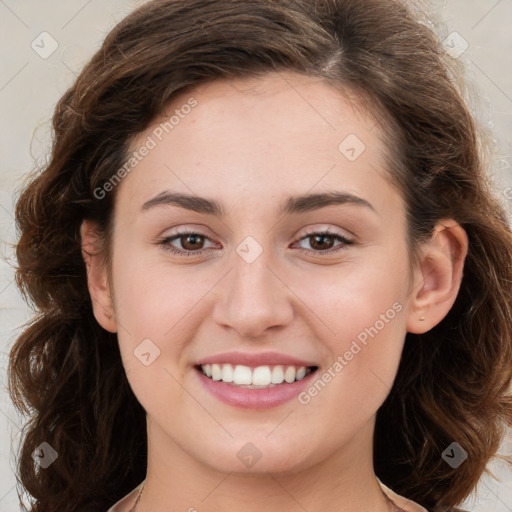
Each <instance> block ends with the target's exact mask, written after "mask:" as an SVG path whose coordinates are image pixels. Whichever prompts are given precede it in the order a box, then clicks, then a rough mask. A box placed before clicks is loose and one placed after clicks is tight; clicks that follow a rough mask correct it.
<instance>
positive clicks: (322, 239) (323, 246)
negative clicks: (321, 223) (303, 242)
mask: <svg viewBox="0 0 512 512" xmlns="http://www.w3.org/2000/svg"><path fill="white" fill-rule="evenodd" d="M309 239H310V240H311V241H310V245H311V247H312V248H313V249H318V250H319V251H325V250H328V249H331V248H332V246H333V245H334V237H333V236H332V235H322V234H318V235H310V236H309Z"/></svg>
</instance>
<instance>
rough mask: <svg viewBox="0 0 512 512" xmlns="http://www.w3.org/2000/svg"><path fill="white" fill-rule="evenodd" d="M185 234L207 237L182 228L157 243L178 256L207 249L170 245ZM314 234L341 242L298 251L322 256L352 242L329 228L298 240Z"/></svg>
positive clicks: (344, 247)
mask: <svg viewBox="0 0 512 512" xmlns="http://www.w3.org/2000/svg"><path fill="white" fill-rule="evenodd" d="M185 235H199V236H200V237H203V238H205V239H208V237H207V236H205V235H202V234H201V233H198V232H197V231H192V230H183V231H179V232H177V233H175V234H174V235H172V236H170V237H166V238H163V239H161V240H160V241H158V245H160V246H162V247H163V249H164V250H166V251H169V252H171V253H173V254H177V255H179V256H199V255H200V254H203V253H204V252H206V251H207V249H199V250H197V251H183V250H181V249H176V248H175V247H173V246H171V245H170V242H172V241H173V240H176V239H178V238H181V237H182V236H185ZM314 235H316V236H329V237H333V238H334V239H336V240H338V241H340V242H342V244H341V245H340V246H338V248H331V249H328V250H326V251H315V250H312V249H298V250H299V251H300V252H303V253H306V254H311V253H312V252H313V253H316V254H319V255H320V256H322V255H324V254H333V253H338V252H340V251H343V250H346V248H347V246H348V245H352V244H353V243H354V242H353V240H349V239H348V238H345V237H344V236H342V235H340V234H338V233H333V232H331V231H329V230H323V231H309V232H307V233H306V234H304V236H302V237H301V238H300V239H299V240H298V242H301V241H302V240H304V239H306V238H310V237H312V236H314Z"/></svg>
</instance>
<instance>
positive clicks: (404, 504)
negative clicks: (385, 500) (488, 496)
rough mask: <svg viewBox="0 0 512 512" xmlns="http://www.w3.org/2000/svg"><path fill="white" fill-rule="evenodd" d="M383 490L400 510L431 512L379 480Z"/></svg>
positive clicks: (406, 511)
mask: <svg viewBox="0 0 512 512" xmlns="http://www.w3.org/2000/svg"><path fill="white" fill-rule="evenodd" d="M377 480H378V482H379V484H380V486H381V488H382V490H383V491H384V492H385V493H386V494H387V495H388V496H389V497H390V498H391V499H392V500H393V501H394V502H395V504H396V505H398V506H399V507H400V508H402V509H403V510H404V512H431V511H429V510H427V509H426V508H424V507H422V506H421V505H419V504H418V503H415V502H414V501H411V500H409V499H407V498H405V497H404V496H400V495H399V494H397V493H396V492H394V491H392V490H391V489H390V488H389V487H387V486H386V485H384V484H383V483H382V482H381V481H380V480H379V479H377ZM449 512H469V511H466V510H462V509H461V508H452V509H451V510H450V511H449Z"/></svg>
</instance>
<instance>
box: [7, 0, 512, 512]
mask: <svg viewBox="0 0 512 512" xmlns="http://www.w3.org/2000/svg"><path fill="white" fill-rule="evenodd" d="M407 4H410V2H407ZM283 70H293V71H296V72H299V73H302V74H305V75H309V76H315V77H320V78H322V79H324V80H326V81H327V82H328V83H330V84H332V85H334V86H336V87H339V88H340V89H341V90H342V91H345V92H351V91H352V92H356V93H358V94H359V95H362V96H363V97H365V98H366V99H367V104H368V105H370V104H371V105H373V107H368V108H373V113H374V114H375V113H376V112H378V113H379V115H380V116H381V119H382V123H383V126H384V128H385V131H386V134H387V135H386V136H387V137H388V146H389V147H390V151H392V152H393V162H392V166H391V161H390V162H389V167H390V170H389V175H390V180H391V181H392V182H393V183H394V184H395V185H396V187H398V189H399V190H400V192H401V194H402V195H403V197H404V198H405V200H406V208H407V220H408V236H409V244H410V248H411V250H412V251H413V252H414V248H416V247H418V244H419V243H420V242H421V241H424V240H425V239H426V238H427V237H428V236H429V234H431V233H432V230H433V228H434V226H435V224H436V223H437V221H439V220H440V219H442V218H452V219H454V220H456V221H457V222H458V223H459V224H460V225H461V226H462V227H463V228H464V229H465V230H466V232H467V234H468V237H469V253H468V256H467V258H466V263H465V270H464V277H463V281H462V284H461V288H460V291H459V294H458V296H457V300H456V302H455V304H454V306H453V308H452V309H451V311H450V312H449V313H448V315H447V316H446V317H445V318H444V319H443V320H442V321H441V322H440V323H439V324H438V325H437V326H436V327H435V328H433V329H431V330H430V331H428V332H427V333H425V334H422V335H415V334H410V333H409V334H407V336H406V340H405V346H404V350H403V354H402V358H401V362H400V366H399V369H398V374H397V376H396V380H395V382H394V385H393V387H392V390H391V392H390V394H389V396H388V397H387V399H386V401H385V402H384V404H383V405H382V407H381V408H380V409H379V411H378V413H377V422H376V428H375V435H374V465H375V471H376V474H377V476H378V477H379V478H380V480H381V481H382V482H383V483H384V484H386V485H387V486H389V487H390V488H392V489H393V490H394V491H395V492H397V493H399V494H401V495H403V496H405V497H407V498H409V499H411V500H414V501H416V502H418V503H420V504H421V505H423V506H424V507H426V508H427V509H429V510H430V511H432V512H442V511H447V510H451V509H452V508H453V507H454V506H456V505H457V504H460V503H461V502H462V501H463V500H464V499H465V498H466V497H468V495H469V494H470V493H471V492H472V490H473V489H474V488H475V486H476V484H477V482H478V480H479V478H480V477H481V475H482V473H483V472H484V470H485V467H486V465H487V463H488V461H489V460H490V459H491V457H493V456H495V455H496V453H497V450H498V448H499V445H500V442H501V440H502V438H503V435H504V433H505V431H506V427H507V425H508V426H511V425H512V398H511V396H510V385H511V381H512V365H511V361H512V333H511V330H512V287H511V283H512V235H511V231H510V229H509V226H508V223H507V218H506V215H505V213H504V210H503V209H502V207H501V206H500V204H499V202H498V200H497V199H496V198H495V197H494V196H493V193H492V189H491V186H490V185H489V183H488V180H487V171H488V168H487V167H488V165H487V164H486V163H485V162H486V159H485V158H484V151H483V150H482V142H481V140H482V137H481V136H480V132H479V130H478V127H477V124H476V122H475V120H474V118H473V116H472V115H471V113H470V111H469V109H468V107H467V105H466V103H465V101H464V99H463V96H464V94H463V92H462V87H461V84H463V78H462V77H463V72H462V70H461V69H460V65H459V63H457V62H456V61H455V60H453V59H451V58H450V57H449V56H448V55H447V54H446V53H445V52H444V50H443V48H442V44H441V42H440V39H439V37H437V36H436V35H435V33H434V31H433V30H432V28H430V27H429V26H428V23H426V22H425V21H424V20H423V19H422V18H421V16H420V15H419V14H418V13H417V12H416V11H413V10H412V9H411V8H410V7H407V6H406V5H405V2H404V1H401V0H364V1H362V0H156V1H151V2H148V3H146V4H144V5H142V6H141V7H139V8H138V9H137V10H135V11H134V12H133V13H132V14H130V15H128V16H127V17H126V18H125V19H123V20H122V21H121V22H120V23H119V24H118V25H117V26H116V27H115V28H114V29H113V30H112V31H111V32H110V33H109V34H108V35H107V37H106V39H105V40H104V42H103V45H102V46H101V48H100V49H99V50H98V51H97V52H96V54H95V55H94V56H93V57H92V59H91V60H90V61H89V62H88V64H87V65H86V66H85V67H84V69H83V70H82V72H81V73H80V75H79V76H78V77H77V79H76V81H75V82H74V84H73V85H72V86H71V87H70V88H69V90H67V92H66V93H65V94H64V95H63V96H62V98H61V99H60V100H59V102H58V104H57V106H56V109H55V113H54V116H53V146H52V150H51V155H50V159H49V161H48V163H47V164H46V165H45V166H44V167H43V168H42V169H38V170H37V172H36V173H35V174H34V175H32V176H30V178H29V181H28V183H27V184H26V185H25V186H24V188H23V190H22V191H21V194H20V197H19V199H18V201H17V205H16V212H15V215H16V224H17V228H18V232H19V239H18V243H17V247H16V255H17V268H16V282H17V285H18V287H19V289H20V290H21V292H22V293H23V295H24V296H25V298H26V300H27V301H28V302H30V303H31V305H33V307H34V309H35V310H36V312H37V314H36V316H35V317H34V318H33V320H32V321H31V322H30V323H29V324H27V325H26V326H25V329H24V331H23V332H22V333H21V334H20V335H19V337H18V338H17V340H16V341H15V344H14V346H13V348H12V351H11V355H10V364H9V389H10V393H11V396H12V399H13V401H14V403H15V405H16V406H17V407H18V409H19V410H20V411H21V412H23V413H25V414H27V415H28V416H29V419H28V420H27V423H26V425H25V429H24V432H23V438H22V444H21V447H20V453H19V459H18V466H19V467H18V469H19V471H18V472H19V481H20V485H21V486H22V488H23V490H22V492H23V493H25V494H28V498H29V500H30V502H31V503H30V507H31V508H30V510H31V511H32V512H57V511H58V512H62V511H70V512H74V511H77V510H80V509H81V508H83V507H84V506H87V505H90V506H94V507H97V508H98V509H103V510H104V509H106V508H108V507H110V506H111V505H112V504H113V503H114V502H115V501H117V500H118V499H120V498H121V497H122V496H124V495H125V494H127V493H128V492H129V491H131V490H132V489H133V488H134V487H135V486H136V485H137V484H138V483H139V482H140V481H141V480H143V479H144V476H145V468H146V461H147V447H146V441H147V439H146V422H145V412H144V410H143V408H142V406H141V405H140V404H139V403H138V401H137V400H136V398H135V396H134V394H133V393H132V391H131V389H130V386H129V384H128V381H127V379H126V375H125V373H124V369H123V365H122V361H121V357H120V353H119V348H118V344H117V337H116V335H115V334H111V333H109V332H107V331H106V330H104V329H103V328H101V327H100V326H99V325H98V323H97V322H96V320H95V318H94V315H93V311H92V305H91V299H90V296H89V292H88V288H87V280H86V269H85V264H84V260H83V257H82V252H81V239H80V225H81V222H82V221H83V219H91V220H94V221H96V222H97V223H98V226H99V228H100V230H101V232H102V234H103V235H104V240H105V243H106V247H108V241H109V240H110V237H111V232H110V231H109V229H110V225H111V220H112V212H113V204H114V200H115V191H113V192H112V193H109V194H107V195H106V196H105V197H104V198H102V199H99V198H98V197H97V194H96V195H95V190H97V188H98V187H101V186H102V185H103V184H104V183H105V182H106V181H108V180H109V179H111V177H112V176H113V175H114V173H115V172H116V171H117V170H118V169H120V168H121V167H122V166H123V164H124V163H125V162H126V159H127V158H128V147H129V144H130V142H131V140H133V138H134V137H135V136H136V135H137V134H139V133H141V132H142V131H144V130H145V129H146V128H147V127H148V126H149V124H150V123H151V121H152V120H153V119H154V118H155V117H156V116H157V115H158V114H159V113H161V112H162V110H163V109H164V107H165V105H166V104H167V102H169V101H170V100H171V99H172V98H173V97H175V96H176V95H177V94H178V93H181V92H183V91H185V90H187V89H190V88H193V87H195V86H197V85H200V84H203V83H207V82H210V81H212V80H216V79H219V78H238V77H253V76H257V75H261V74H262V73H268V72H272V71H278V72H279V71H283ZM453 441H456V442H458V443H459V444H460V445H461V446H462V447H463V448H464V449H465V450H466V451H467V453H468V458H467V460H466V461H465V462H464V463H463V464H462V465H461V466H460V467H458V468H457V469H453V468H452V467H451V466H450V465H448V464H447V463H446V462H445V461H444V460H443V459H442V457H441V454H442V452H443V450H444V449H445V448H446V447H447V446H448V445H450V443H452V442H453ZM42 442H48V443H49V444H50V445H51V446H52V447H53V448H54V449H55V450H56V451H57V452H58V458H57V459H56V460H55V462H54V463H53V464H52V465H51V466H50V467H48V468H47V469H44V470H43V469H40V468H38V466H37V465H36V464H34V461H33V459H32V457H31V454H32V452H33V451H34V450H35V449H36V447H37V446H39V445H40V444H41V443H42Z"/></svg>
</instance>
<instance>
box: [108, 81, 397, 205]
mask: <svg viewBox="0 0 512 512" xmlns="http://www.w3.org/2000/svg"><path fill="white" fill-rule="evenodd" d="M375 118H376V115H375V116H373V115H372V113H371V112H368V111H367V110H366V109H364V108H362V102H358V100H357V97H356V96H355V95H352V96H351V97H348V96H347V95H345V94H343V93H342V92H340V91H339V90H337V89H335V88H333V87H332V86H330V85H328V84H327V83H326V82H324V81H322V80H321V79H319V78H313V77H306V76H303V75H298V74H295V73H290V72H283V73H271V74H268V75H264V76H261V77H258V78H251V79H237V80H218V81H215V82H212V83H208V84H203V85H200V86H197V87H196V88H195V89H193V90H191V91H187V92H186V93H182V94H180V95H178V96H176V97H175V98H174V99H173V100H172V101H171V102H170V103H169V104H168V105H167V106H166V108H165V109H164V111H163V112H162V113H161V115H160V116H158V117H157V118H155V120H154V121H153V122H152V123H151V125H150V126H149V127H148V128H147V129H146V130H145V131H144V133H141V134H139V135H138V136H137V137H136V138H135V139H134V140H133V141H132V143H131V145H130V153H135V152H139V153H140V150H141V148H143V147H144V146H146V147H148V148H150V149H149V150H146V151H144V153H145V156H144V157H143V158H142V159H140V161H137V165H136V166H134V167H133V170H132V171H131V172H129V175H127V177H126V178H125V179H124V180H123V182H122V183H121V186H120V188H125V189H126V192H124V193H123V194H122V195H124V196H126V199H127V200H129V202H136V203H138V204H141V201H142V200H143V199H144V200H147V199H149V198H150V197H153V196H154V195H157V194H159V193H161V192H163V191H164V190H169V189H174V190H179V191H182V192H184V193H189V194H190V193H192V194H197V195H201V196H204V195H208V196H210V197H211V196H217V197H219V198H222V197H230V198H231V199H232V200H233V199H234V198H235V197H242V196H244V197H245V199H246V200H249V201H251V200H253V201H255V202H257V199H256V198H257V197H258V195H261V194H266V196H267V197H268V196H269V195H270V196H276V197H277V196H279V195H281V193H280V191H286V192H288V193H289V194H300V193H302V194H303V193H304V192H306V191H308V190H312V189H315V191H321V190H323V189H329V190H330V189H332V188H333V187H337V188H338V189H339V188H340V187H341V188H343V190H344V191H346V192H349V193H362V192H363V191H365V193H367V192H369V191H370V189H375V188H377V189H378V187H379V186H383V185H384V184H385V183H386V182H387V180H386V179H385V174H386V172H385V170H384V167H385V158H384V156H385V154H387V151H388V148H387V147H386V145H385V143H384V142H383V140H384V137H383V132H382V126H381V125H380V124H378V123H377V122H376V120H375ZM117 192H118V193H119V192H120V190H118V191H117Z"/></svg>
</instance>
